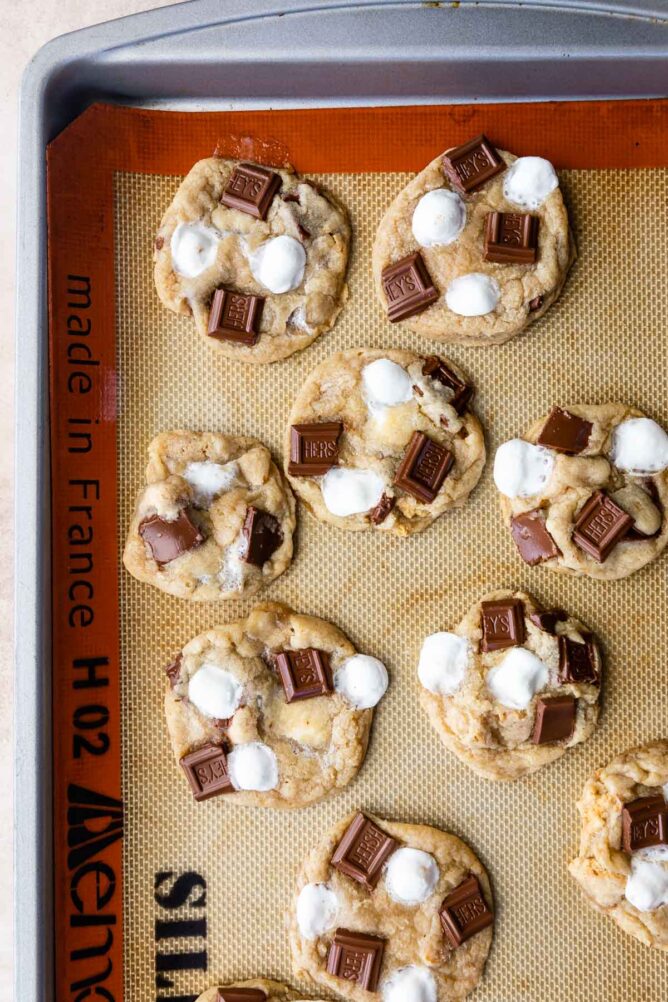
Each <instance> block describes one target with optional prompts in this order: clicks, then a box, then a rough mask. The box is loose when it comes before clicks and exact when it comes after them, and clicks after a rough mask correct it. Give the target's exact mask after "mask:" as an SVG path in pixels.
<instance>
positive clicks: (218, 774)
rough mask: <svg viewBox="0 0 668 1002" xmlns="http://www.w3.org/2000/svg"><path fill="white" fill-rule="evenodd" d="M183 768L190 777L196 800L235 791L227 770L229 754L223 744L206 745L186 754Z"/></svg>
mask: <svg viewBox="0 0 668 1002" xmlns="http://www.w3.org/2000/svg"><path fill="white" fill-rule="evenodd" d="M181 768H182V769H183V771H184V772H185V774H186V776H187V777H188V782H189V783H190V788H191V790H192V791H193V796H194V798H195V800H208V799H209V797H215V796H217V795H218V794H219V793H233V792H234V787H233V786H232V780H231V779H230V777H229V773H228V771H227V755H226V754H225V749H224V748H223V746H222V745H204V747H203V748H198V749H197V751H194V752H190V753H189V754H188V755H184V756H183V758H182V759H181Z"/></svg>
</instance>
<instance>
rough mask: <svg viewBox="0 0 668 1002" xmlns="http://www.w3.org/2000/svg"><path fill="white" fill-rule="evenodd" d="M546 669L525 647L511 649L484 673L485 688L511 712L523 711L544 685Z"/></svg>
mask: <svg viewBox="0 0 668 1002" xmlns="http://www.w3.org/2000/svg"><path fill="white" fill-rule="evenodd" d="M547 676H548V671H547V665H546V664H545V662H544V661H541V660H540V658H537V657H536V655H535V654H532V653H531V651H528V650H527V649H526V647H512V648H511V649H510V650H509V651H508V653H507V654H506V656H505V658H504V659H503V661H501V662H500V663H499V664H498V665H495V667H494V668H491V669H490V671H488V672H487V688H488V689H489V691H490V692H491V694H492V695H493V696H494V699H496V700H497V702H499V703H501V705H502V706H507V707H508V708H509V709H511V710H526V708H527V706H528V705H529V703H530V702H531V699H532V697H533V696H534V695H535V694H536V693H537V692H540V690H541V689H544V688H545V686H546V685H547Z"/></svg>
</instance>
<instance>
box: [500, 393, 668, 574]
mask: <svg viewBox="0 0 668 1002" xmlns="http://www.w3.org/2000/svg"><path fill="white" fill-rule="evenodd" d="M560 406H561V405H560ZM563 409H564V410H566V411H568V412H569V413H570V414H574V415H576V416H577V417H579V418H582V419H584V420H585V421H588V422H590V423H591V424H592V430H591V433H590V436H589V441H588V443H587V445H586V447H585V448H584V449H583V451H582V452H580V453H579V454H577V455H564V454H562V453H558V452H555V451H553V450H549V452H550V454H551V457H552V459H553V466H552V470H551V474H550V476H549V478H548V479H547V482H546V483H545V484H544V485H543V486H542V488H541V489H540V490H539V491H538V492H537V493H534V494H532V495H530V496H527V497H523V496H517V497H513V498H510V497H506V496H505V495H504V494H502V493H499V498H500V501H501V510H502V512H503V517H504V521H505V523H506V525H508V526H510V523H511V519H512V518H513V517H515V516H517V515H520V514H522V513H524V512H529V511H534V510H536V509H540V512H541V514H542V516H543V517H544V518H545V527H546V529H547V531H548V533H549V535H550V536H551V537H552V539H553V540H554V543H555V544H556V546H557V548H558V550H559V555H558V556H556V557H551V558H550V559H548V560H545V561H542V566H545V567H548V568H549V569H550V570H555V571H565V572H567V573H571V574H577V575H586V576H588V577H592V578H598V579H599V580H603V581H614V580H617V579H618V578H625V577H627V576H628V575H629V574H633V573H634V571H637V570H639V569H640V568H641V567H644V566H645V565H646V564H648V563H650V562H651V561H652V560H654V559H655V558H656V557H657V556H658V555H659V554H660V553H661V552H662V550H663V549H664V548H665V546H666V543H668V514H667V512H668V468H665V469H663V470H660V471H659V472H637V473H634V472H632V471H627V470H622V469H619V468H618V467H617V466H615V464H614V462H613V455H612V450H613V436H614V433H615V429H616V428H618V427H619V425H621V424H622V422H625V421H627V420H629V419H634V418H641V417H644V415H643V414H642V412H641V411H639V410H636V408H634V407H629V406H626V405H625V404H617V403H611V404H600V405H595V404H574V405H572V406H571V405H567V406H565V407H564V408H563ZM547 418H548V415H547V414H546V415H544V416H543V417H542V418H540V420H538V421H536V422H535V424H533V425H532V426H531V427H530V428H529V430H528V431H527V432H526V434H524V435H523V436H522V438H523V440H524V441H526V442H530V443H533V444H535V443H536V441H537V439H538V437H539V436H540V433H541V431H542V429H543V427H544V425H545V422H546V421H547ZM666 461H667V462H668V458H667V460H666ZM495 462H496V460H495ZM496 478H497V470H496V466H495V479H496ZM497 483H498V481H497ZM597 491H603V492H605V493H606V494H608V495H609V496H610V497H611V498H612V500H613V501H614V502H615V503H616V504H617V505H618V506H619V507H620V508H622V509H623V510H624V511H626V513H627V514H628V515H630V516H631V517H632V518H633V520H634V528H636V529H638V530H640V531H642V532H645V533H648V535H646V537H645V538H635V534H634V535H633V538H631V537H629V538H626V539H622V540H621V541H620V542H619V543H617V545H616V546H615V547H614V548H613V550H612V552H611V553H610V554H609V555H608V556H607V558H606V559H605V560H604V561H603V563H598V562H597V561H596V560H595V559H594V558H593V557H592V556H590V555H589V554H588V553H586V552H585V551H584V550H583V549H581V547H580V546H578V545H577V543H576V542H575V541H574V539H573V529H574V526H575V523H576V521H577V519H578V517H579V515H580V512H581V511H582V508H583V507H584V505H585V503H586V502H587V501H588V500H589V498H591V497H592V495H593V494H595V493H596V492H597Z"/></svg>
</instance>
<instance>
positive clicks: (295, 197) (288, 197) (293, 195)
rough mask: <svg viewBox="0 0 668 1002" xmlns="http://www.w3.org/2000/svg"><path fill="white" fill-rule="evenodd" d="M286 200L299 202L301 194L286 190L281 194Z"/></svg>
mask: <svg viewBox="0 0 668 1002" xmlns="http://www.w3.org/2000/svg"><path fill="white" fill-rule="evenodd" d="M281 198H282V199H283V201H284V202H299V195H298V194H297V192H296V191H286V192H285V194H284V195H281Z"/></svg>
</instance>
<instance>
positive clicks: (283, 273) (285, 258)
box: [249, 234, 306, 293]
mask: <svg viewBox="0 0 668 1002" xmlns="http://www.w3.org/2000/svg"><path fill="white" fill-rule="evenodd" d="M249 263H250V270H251V271H252V273H253V277H254V278H255V279H256V280H257V281H258V282H259V283H260V285H264V286H265V288H267V289H269V291H270V292H275V293H281V292H290V291H291V290H292V289H296V288H297V286H298V285H300V284H301V281H302V279H303V277H304V267H305V265H306V251H305V250H304V248H303V247H302V245H301V244H300V242H299V240H295V239H294V237H288V236H286V235H285V234H283V235H282V236H280V237H273V238H272V239H271V240H266V241H265V242H264V243H263V244H260V246H259V247H258V249H257V250H256V251H255V253H254V254H251V255H250V257H249Z"/></svg>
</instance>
